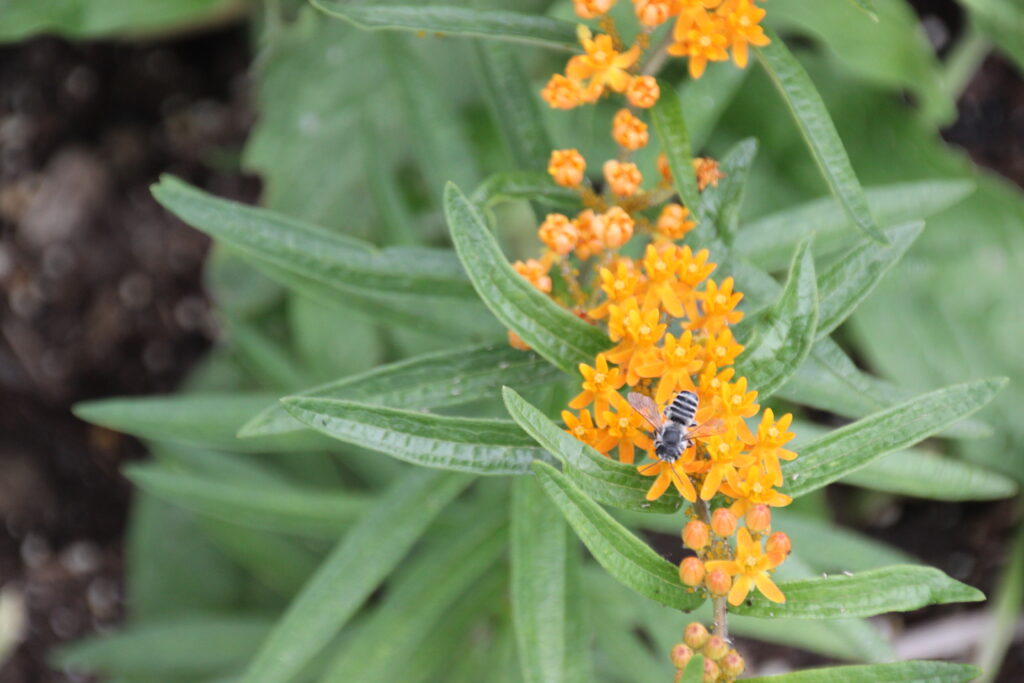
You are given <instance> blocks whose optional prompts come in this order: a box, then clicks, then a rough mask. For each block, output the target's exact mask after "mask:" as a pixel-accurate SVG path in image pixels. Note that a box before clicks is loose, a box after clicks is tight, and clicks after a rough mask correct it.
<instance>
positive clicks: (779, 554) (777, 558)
mask: <svg viewBox="0 0 1024 683" xmlns="http://www.w3.org/2000/svg"><path fill="white" fill-rule="evenodd" d="M764 549H765V553H766V554H767V555H768V557H769V558H771V561H772V564H773V565H774V566H776V567H777V566H779V565H780V564H782V561H783V560H785V559H786V556H787V555H789V551H790V550H792V549H793V543H792V542H791V541H790V540H789V536H787V535H786V534H784V533H782V532H781V531H776V532H775V533H774V534H772V535H771V536H769V537H768V540H767V541H765V544H764Z"/></svg>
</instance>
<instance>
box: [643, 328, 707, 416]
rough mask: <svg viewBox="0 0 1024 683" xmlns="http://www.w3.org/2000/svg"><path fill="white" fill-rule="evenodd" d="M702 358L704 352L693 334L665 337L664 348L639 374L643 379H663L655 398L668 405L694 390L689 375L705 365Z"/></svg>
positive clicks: (645, 364)
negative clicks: (679, 395)
mask: <svg viewBox="0 0 1024 683" xmlns="http://www.w3.org/2000/svg"><path fill="white" fill-rule="evenodd" d="M700 354H701V348H700V347H699V346H695V345H694V344H693V335H692V334H691V333H690V332H686V333H684V334H683V335H682V336H680V337H679V338H678V339H677V338H676V337H673V336H672V335H671V334H666V335H665V344H664V346H663V347H662V348H660V349H658V352H657V353H656V354H652V355H651V356H648V358H647V359H646V360H645V362H643V363H641V364H640V365H639V366H638V367H637V374H638V375H640V376H641V377H658V378H660V379H659V380H658V391H657V393H656V394H655V395H654V402H655V403H657V404H659V405H665V404H666V403H668V402H669V401H670V400H671V399H672V397H673V396H675V395H676V394H677V393H678V392H679V391H681V390H683V389H689V390H693V389H694V388H695V387H694V386H693V380H692V379H691V378H690V375H691V374H692V373H693V372H696V371H697V370H699V369H700V367H701V365H702V361H701V360H700Z"/></svg>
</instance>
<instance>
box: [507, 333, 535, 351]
mask: <svg viewBox="0 0 1024 683" xmlns="http://www.w3.org/2000/svg"><path fill="white" fill-rule="evenodd" d="M508 345H509V346H511V347H512V348H513V349H518V350H520V351H529V350H530V345H529V344H527V343H526V342H524V341H523V338H522V337H520V336H519V335H518V334H516V333H515V332H513V331H512V330H509V331H508Z"/></svg>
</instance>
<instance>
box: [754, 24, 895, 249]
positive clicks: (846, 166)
mask: <svg viewBox="0 0 1024 683" xmlns="http://www.w3.org/2000/svg"><path fill="white" fill-rule="evenodd" d="M765 33H766V34H767V35H768V37H769V38H770V39H771V43H769V44H768V45H766V46H765V47H759V48H756V49H755V53H756V54H757V57H758V59H759V61H760V62H761V65H762V66H764V68H765V71H767V72H768V76H769V77H770V78H771V79H772V82H773V83H774V84H775V87H776V88H777V89H778V91H779V93H781V94H782V97H783V99H784V100H785V101H786V104H787V105H788V106H789V109H790V112H791V113H792V114H793V117H794V118H795V119H796V122H797V125H798V126H799V127H800V132H801V133H802V134H803V136H804V140H805V141H806V142H807V146H808V148H809V149H810V150H811V154H812V155H813V156H814V160H815V161H816V162H817V163H818V168H819V169H820V170H821V174H822V176H823V177H824V178H825V181H826V182H827V183H828V186H829V188H830V189H831V190H832V194H833V195H834V196H835V198H836V199H838V200H839V202H840V203H841V204H842V205H843V209H844V210H845V211H846V213H847V214H848V215H849V217H850V219H851V220H852V221H853V224H854V225H856V226H857V228H858V229H860V230H862V231H863V232H864V233H865V234H866V235H868V236H869V237H871V238H872V239H874V240H875V241H876V242H879V243H880V244H887V240H886V238H885V235H883V234H882V232H881V231H880V230H879V229H878V224H877V223H876V222H875V219H874V217H873V216H872V215H871V209H870V208H869V206H868V200H867V198H866V197H865V196H864V190H863V189H862V188H861V186H860V182H858V180H857V176H856V174H855V173H854V172H853V167H852V166H851V165H850V159H849V157H848V156H847V155H846V149H845V148H844V147H843V142H842V140H840V139H839V133H837V132H836V127H835V124H833V123H832V118H831V117H830V116H829V114H828V110H827V109H826V108H825V103H824V102H822V100H821V95H819V94H818V91H817V90H816V89H815V87H814V84H813V83H812V82H811V79H810V77H809V76H808V75H807V72H806V71H805V70H804V68H803V67H802V66H801V65H800V62H798V61H797V60H796V58H795V57H793V55H792V54H791V53H790V51H789V49H788V48H787V47H786V44H785V43H783V42H782V39H781V38H779V36H778V35H776V34H775V32H774V31H772V30H771V29H770V28H767V29H765Z"/></svg>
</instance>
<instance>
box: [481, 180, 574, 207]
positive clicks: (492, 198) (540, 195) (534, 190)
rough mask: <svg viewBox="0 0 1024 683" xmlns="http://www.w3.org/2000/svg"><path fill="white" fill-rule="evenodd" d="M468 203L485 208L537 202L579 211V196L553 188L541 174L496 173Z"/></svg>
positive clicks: (560, 188)
mask: <svg viewBox="0 0 1024 683" xmlns="http://www.w3.org/2000/svg"><path fill="white" fill-rule="evenodd" d="M470 199H471V200H472V201H473V203H474V204H476V205H477V206H480V207H484V208H490V207H492V206H495V205H497V204H500V203H502V202H508V201H514V200H529V201H536V202H539V203H541V204H546V205H548V206H552V207H555V208H558V209H564V210H567V211H577V210H579V208H580V196H579V194H578V193H577V192H576V191H575V190H573V189H572V188H568V187H562V186H561V185H557V184H555V181H554V180H552V179H551V176H550V175H548V174H547V173H544V172H542V171H508V172H505V173H496V174H494V175H492V176H490V177H489V178H487V179H486V180H484V181H483V182H482V183H480V185H478V186H477V188H476V190H474V191H473V194H472V196H471V197H470Z"/></svg>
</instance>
